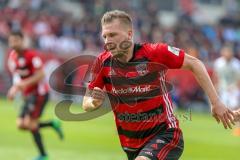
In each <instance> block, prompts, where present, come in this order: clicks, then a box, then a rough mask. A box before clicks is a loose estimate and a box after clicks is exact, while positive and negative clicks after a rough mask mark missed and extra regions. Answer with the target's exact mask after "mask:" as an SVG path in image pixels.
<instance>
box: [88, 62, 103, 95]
mask: <svg viewBox="0 0 240 160" xmlns="http://www.w3.org/2000/svg"><path fill="white" fill-rule="evenodd" d="M102 64H103V62H102V60H101V59H100V58H99V57H98V58H97V59H96V60H95V62H94V64H93V66H92V68H91V76H90V81H89V84H88V89H90V90H92V89H93V88H94V87H99V88H101V89H103V87H104V81H103V70H102V69H103V65H102Z"/></svg>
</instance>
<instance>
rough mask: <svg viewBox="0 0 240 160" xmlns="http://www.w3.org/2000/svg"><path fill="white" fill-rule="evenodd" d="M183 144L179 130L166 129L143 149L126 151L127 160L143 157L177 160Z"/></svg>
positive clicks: (155, 159) (154, 159)
mask: <svg viewBox="0 0 240 160" xmlns="http://www.w3.org/2000/svg"><path fill="white" fill-rule="evenodd" d="M183 149H184V142H183V136H182V131H181V129H173V128H171V129H168V130H166V131H165V132H162V133H159V134H157V135H156V136H155V137H153V138H152V139H151V140H149V141H148V142H147V143H146V144H145V145H144V147H143V148H140V149H137V150H135V151H126V150H125V152H126V153H127V156H128V160H134V159H135V158H136V157H138V156H144V157H147V158H149V159H150V160H178V159H179V158H180V157H181V155H182V152H183Z"/></svg>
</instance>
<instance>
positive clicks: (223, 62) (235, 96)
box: [214, 44, 240, 136]
mask: <svg viewBox="0 0 240 160" xmlns="http://www.w3.org/2000/svg"><path fill="white" fill-rule="evenodd" d="M220 53H221V57H219V58H218V59H216V61H215V63H214V75H215V77H216V83H215V86H216V89H217V91H218V93H219V95H220V98H221V99H222V101H223V102H224V103H225V104H226V105H227V106H228V107H229V108H230V109H231V110H236V109H238V108H239V107H240V96H239V95H240V86H239V84H240V61H239V60H238V59H237V58H235V57H234V51H233V48H232V46H231V45H230V44H227V45H224V46H223V47H222V49H221V51H220ZM236 127H237V128H235V129H234V130H233V134H234V135H235V136H240V124H239V123H238V124H237V125H236Z"/></svg>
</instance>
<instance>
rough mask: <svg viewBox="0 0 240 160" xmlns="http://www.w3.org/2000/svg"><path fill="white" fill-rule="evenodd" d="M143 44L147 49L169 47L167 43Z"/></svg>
mask: <svg viewBox="0 0 240 160" xmlns="http://www.w3.org/2000/svg"><path fill="white" fill-rule="evenodd" d="M141 46H142V47H143V48H144V49H146V50H155V49H158V48H166V47H168V45H167V44H165V43H143V44H141Z"/></svg>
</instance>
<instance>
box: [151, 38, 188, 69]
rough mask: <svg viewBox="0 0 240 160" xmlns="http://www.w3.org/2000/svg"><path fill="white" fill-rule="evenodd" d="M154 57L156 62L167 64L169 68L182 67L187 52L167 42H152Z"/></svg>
mask: <svg viewBox="0 0 240 160" xmlns="http://www.w3.org/2000/svg"><path fill="white" fill-rule="evenodd" d="M151 49H152V59H153V61H154V62H156V63H160V64H162V65H164V66H166V67H167V68H168V69H178V68H181V67H182V64H183V61H184V56H185V52H184V51H183V50H182V49H179V48H176V47H172V46H169V45H167V44H161V43H157V44H152V46H151Z"/></svg>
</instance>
